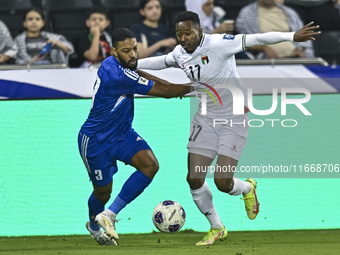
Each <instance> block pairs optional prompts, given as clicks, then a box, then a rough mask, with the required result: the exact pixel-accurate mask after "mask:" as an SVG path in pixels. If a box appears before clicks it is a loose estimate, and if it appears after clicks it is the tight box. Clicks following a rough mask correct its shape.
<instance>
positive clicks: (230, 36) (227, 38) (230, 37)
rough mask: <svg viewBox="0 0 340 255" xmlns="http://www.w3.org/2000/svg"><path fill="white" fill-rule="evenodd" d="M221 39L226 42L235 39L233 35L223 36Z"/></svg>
mask: <svg viewBox="0 0 340 255" xmlns="http://www.w3.org/2000/svg"><path fill="white" fill-rule="evenodd" d="M223 39H226V40H234V39H235V35H228V34H225V35H224V36H223Z"/></svg>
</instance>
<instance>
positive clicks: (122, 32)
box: [112, 27, 136, 48]
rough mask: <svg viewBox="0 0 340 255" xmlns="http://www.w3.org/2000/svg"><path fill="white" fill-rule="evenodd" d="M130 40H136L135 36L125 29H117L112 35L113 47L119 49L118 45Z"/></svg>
mask: <svg viewBox="0 0 340 255" xmlns="http://www.w3.org/2000/svg"><path fill="white" fill-rule="evenodd" d="M128 38H136V36H135V34H134V33H133V32H132V31H131V30H130V29H127V28H125V27H119V28H116V29H115V30H114V31H113V33H112V46H113V47H115V48H116V47H117V43H118V42H121V41H125V40H126V39H128Z"/></svg>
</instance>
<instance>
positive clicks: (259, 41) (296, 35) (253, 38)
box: [246, 22, 321, 48]
mask: <svg viewBox="0 0 340 255" xmlns="http://www.w3.org/2000/svg"><path fill="white" fill-rule="evenodd" d="M313 23H314V22H310V23H309V24H307V25H306V26H304V27H303V28H301V29H300V30H298V31H297V32H269V33H263V34H251V35H246V47H247V48H248V47H252V46H258V45H268V44H275V43H279V42H284V41H291V42H306V41H308V40H315V38H314V36H315V35H319V34H320V33H321V31H317V32H314V30H315V29H318V28H319V26H312V25H313Z"/></svg>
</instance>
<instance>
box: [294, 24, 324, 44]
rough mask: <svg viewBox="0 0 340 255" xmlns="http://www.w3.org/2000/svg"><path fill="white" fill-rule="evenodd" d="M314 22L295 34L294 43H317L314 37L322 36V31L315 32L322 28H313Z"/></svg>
mask: <svg viewBox="0 0 340 255" xmlns="http://www.w3.org/2000/svg"><path fill="white" fill-rule="evenodd" d="M313 24H314V21H312V22H310V23H308V24H307V25H306V26H304V27H303V28H301V29H300V30H299V31H297V32H296V33H295V34H294V42H306V41H308V40H313V41H315V38H314V37H313V36H315V35H319V34H321V31H316V32H314V30H315V29H318V28H319V27H320V26H319V25H317V26H312V25H313Z"/></svg>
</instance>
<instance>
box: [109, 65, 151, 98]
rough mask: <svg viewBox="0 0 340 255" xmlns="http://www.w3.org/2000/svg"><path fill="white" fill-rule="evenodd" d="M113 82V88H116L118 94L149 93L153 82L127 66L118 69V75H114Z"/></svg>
mask: <svg viewBox="0 0 340 255" xmlns="http://www.w3.org/2000/svg"><path fill="white" fill-rule="evenodd" d="M111 76H112V75H111ZM113 82H114V89H115V90H118V94H119V95H129V94H141V95H146V94H148V93H149V91H150V90H151V88H152V87H153V83H154V82H153V81H151V80H148V79H145V78H144V77H142V76H139V75H138V74H137V73H136V72H134V71H131V70H130V69H127V68H124V69H123V68H122V69H119V73H118V75H115V78H114V79H113Z"/></svg>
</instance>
